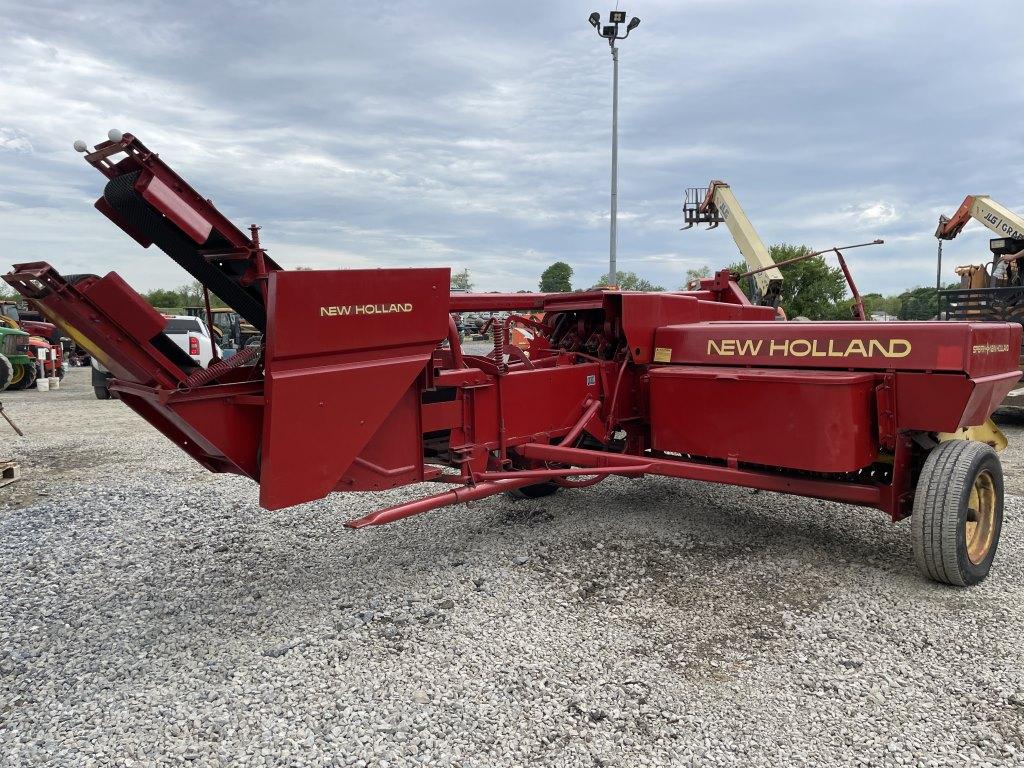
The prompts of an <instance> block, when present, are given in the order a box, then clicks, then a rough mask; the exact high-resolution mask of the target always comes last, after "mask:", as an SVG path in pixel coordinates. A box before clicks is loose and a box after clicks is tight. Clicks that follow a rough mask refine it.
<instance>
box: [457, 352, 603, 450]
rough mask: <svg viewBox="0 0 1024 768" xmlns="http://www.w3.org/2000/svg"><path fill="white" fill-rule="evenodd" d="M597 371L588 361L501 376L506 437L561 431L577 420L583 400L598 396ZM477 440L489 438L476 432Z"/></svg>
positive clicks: (516, 438) (594, 364)
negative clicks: (586, 362) (581, 363)
mask: <svg viewBox="0 0 1024 768" xmlns="http://www.w3.org/2000/svg"><path fill="white" fill-rule="evenodd" d="M599 372H600V366H598V365H597V364H596V363H588V364H584V365H572V366H565V367H562V368H547V369H544V370H539V371H522V372H518V373H511V374H509V375H508V376H505V377H503V378H502V380H501V384H500V392H501V398H502V411H503V415H504V423H505V431H506V435H507V437H508V439H509V440H521V439H524V438H530V437H532V436H533V435H535V434H538V433H542V432H547V433H549V434H551V435H552V436H556V435H558V436H560V435H562V434H564V433H565V432H566V431H567V430H568V429H569V428H570V427H572V425H573V424H575V423H576V420H577V419H579V417H580V414H581V413H582V412H583V407H584V402H585V401H586V400H587V399H588V398H589V399H594V400H596V399H598V398H599V397H600V396H601V384H600V382H601V378H600V376H599ZM494 437H495V438H496V437H497V436H496V435H495V436H494ZM476 439H477V440H478V441H480V442H484V441H485V439H486V441H488V442H489V441H490V438H485V436H483V435H480V434H479V433H478V434H477V435H476Z"/></svg>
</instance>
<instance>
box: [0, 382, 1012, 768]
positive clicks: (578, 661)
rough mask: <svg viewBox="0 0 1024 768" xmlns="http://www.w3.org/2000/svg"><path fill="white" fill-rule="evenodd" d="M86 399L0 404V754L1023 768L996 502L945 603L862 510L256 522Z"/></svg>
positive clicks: (275, 517)
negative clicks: (986, 542) (968, 567)
mask: <svg viewBox="0 0 1024 768" xmlns="http://www.w3.org/2000/svg"><path fill="white" fill-rule="evenodd" d="M91 398H92V394H91V390H90V389H89V387H88V372H87V371H84V370H74V371H72V372H71V375H70V379H69V382H68V384H67V386H65V388H63V389H62V390H60V391H59V392H54V393H49V394H43V393H35V392H27V393H4V394H3V396H2V399H3V402H4V404H5V406H6V408H7V410H8V411H9V412H10V413H11V415H12V416H14V417H15V418H16V419H17V420H18V421H19V422H20V423H21V425H22V427H23V428H24V429H25V430H26V431H27V432H28V437H27V438H25V439H24V440H17V441H14V440H5V442H6V445H5V448H6V449H7V452H8V453H9V454H13V455H14V456H15V457H17V458H18V459H20V460H21V461H22V462H23V464H24V471H25V478H24V479H23V480H22V481H21V482H20V483H18V484H16V485H14V486H11V487H9V488H6V489H3V490H0V597H2V603H0V764H3V765H10V766H22V765H24V766H29V765H59V766H90V765H93V766H106V765H136V766H143V765H192V766H222V765H223V766H227V765H232V766H234V765H253V766H263V765H267V766H278V765H280V766H285V765H288V766H321V765H357V766H375V767H379V768H384V767H385V766H395V767H397V766H406V765H441V766H444V765H453V766H522V765H527V764H529V765H552V766H623V767H625V766H638V765H664V766H678V765H683V766H686V765H701V766H703V765H736V766H749V765H772V766H776V765H873V766H879V765H914V766H918V765H921V766H939V765H962V764H971V765H1022V764H1024V758H1022V757H1021V752H1022V750H1024V670H1022V654H1021V651H1020V643H1021V638H1022V637H1024V606H1022V601H1021V596H1022V593H1024V588H1022V585H1024V568H1022V558H1021V551H1022V543H1024V538H1022V536H1024V534H1022V532H1021V528H1020V526H1019V525H1018V520H1019V518H1020V516H1021V512H1022V511H1024V503H1022V502H1024V500H1022V499H1021V498H1020V497H1018V496H1011V497H1009V498H1008V504H1007V521H1006V527H1005V528H1004V530H1003V541H1002V545H1001V547H1000V554H999V559H998V563H997V567H996V569H995V570H994V571H993V574H992V576H991V577H990V578H989V580H988V581H987V582H985V583H984V584H983V585H982V586H980V587H978V588H974V589H971V590H966V591H965V590H956V589H951V588H945V587H940V586H937V585H933V584H931V583H928V582H926V581H923V580H922V579H921V577H919V576H918V574H917V572H916V571H915V569H914V564H913V558H912V554H911V550H910V541H909V526H908V525H906V524H900V525H897V526H892V525H890V524H889V523H888V522H887V521H886V520H885V519H884V518H883V516H882V515H881V514H879V513H876V512H872V511H870V510H861V509H857V508H853V507H848V506H844V505H840V504H832V503H824V502H819V501H810V500H802V499H795V498H791V497H785V496H778V495H774V494H768V493H751V492H750V491H745V490H741V489H735V488H727V487H717V486H710V485H702V484H699V483H690V482H678V481H670V480H662V479H657V478H653V479H647V480H636V481H630V480H625V479H621V480H620V479H612V480H609V481H607V482H606V483H604V484H603V485H601V486H598V487H597V488H594V489H591V490H588V491H577V492H571V493H563V494H561V495H559V496H556V497H553V498H551V499H545V500H541V501H533V502H514V501H511V500H507V499H505V498H498V499H492V500H486V501H483V502H477V503H475V504H473V505H471V506H469V507H466V506H461V507H457V508H450V509H446V510H441V511H438V512H433V513H429V514H426V515H423V516H421V517H418V518H414V519H411V520H408V521H405V522H402V523H399V524H397V525H393V526H389V527H384V528H380V529H370V530H366V531H361V532H353V531H348V530H346V529H344V528H343V527H342V522H343V521H344V520H346V519H348V518H351V517H354V516H356V515H359V514H363V513H365V512H366V511H367V510H369V509H371V508H376V507H381V506H385V505H388V504H392V503H395V502H396V501H398V500H400V499H404V498H410V497H412V496H414V495H416V494H418V493H420V492H421V491H422V489H415V488H406V489H401V490H398V491H394V492H389V493H380V494H374V495H359V494H338V495H335V496H333V497H332V498H330V499H329V500H325V501H322V502H318V503H314V504H308V505H305V506H302V507H299V508H296V509H292V510H286V511H282V512H276V513H270V512H264V511H261V510H260V509H259V508H258V507H257V505H256V490H255V487H254V486H253V485H252V484H251V483H250V482H249V481H247V480H244V479H241V478H237V477H228V476H214V475H210V474H207V473H206V472H205V471H204V470H202V469H201V468H200V467H199V466H198V465H195V464H193V463H192V462H191V461H190V460H188V459H187V458H186V457H185V456H184V455H183V454H181V453H179V452H178V451H177V450H176V449H174V448H173V447H172V446H171V445H170V444H169V443H167V442H166V441H165V440H164V439H163V438H162V437H161V436H160V435H159V434H157V433H156V431H155V430H153V429H151V428H150V427H149V426H148V425H146V424H144V423H143V422H142V421H141V420H140V419H138V418H136V417H135V416H134V415H132V414H131V413H130V412H129V411H128V410H127V408H125V407H124V406H123V405H122V404H121V403H119V402H100V401H96V400H94V399H91ZM1009 432H1010V436H1011V439H1014V438H1016V439H1017V440H1018V441H1020V442H1019V445H1022V446H1024V430H1021V429H1020V428H1013V429H1010V430H1009ZM1022 456H1024V450H1022V448H1021V447H1014V448H1012V449H1011V452H1010V454H1009V456H1008V461H1007V464H1008V466H1010V467H1011V468H1015V467H1016V466H1017V465H1018V464H1019V463H1020V461H1021V457H1022ZM1017 471H1019V470H1016V469H1011V472H1014V473H1016V472H1017ZM1010 485H1011V487H1012V488H1013V489H1014V490H1017V491H1019V490H1020V479H1019V477H1018V475H1017V474H1013V475H1012V477H1011V483H1010Z"/></svg>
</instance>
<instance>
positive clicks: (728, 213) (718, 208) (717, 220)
mask: <svg viewBox="0 0 1024 768" xmlns="http://www.w3.org/2000/svg"><path fill="white" fill-rule="evenodd" d="M683 221H684V222H686V226H685V227H683V229H689V228H690V227H692V226H693V225H694V224H707V225H708V229H714V228H715V227H717V226H718V225H719V224H721V223H722V222H723V221H724V222H725V226H726V227H728V228H729V232H730V234H732V239H733V240H734V241H735V242H736V247H737V248H739V249H740V253H741V254H742V255H743V259H744V261H746V262H747V270H748V271H749V272H753V273H754V274H753V275H751V276H752V277H753V279H754V288H755V299H756V300H757V301H758V302H759V303H761V304H764V305H769V306H773V307H777V306H778V304H779V295H780V293H781V292H782V272H781V271H779V268H778V267H777V266H776V265H775V261H774V259H772V257H771V254H770V253H769V251H768V249H767V248H766V247H765V244H764V242H763V241H762V240H761V238H760V237H759V236H758V234H757V230H755V229H754V225H753V224H751V223H750V219H748V218H747V214H745V213H744V212H743V208H742V207H741V206H740V203H739V200H737V199H736V195H735V194H734V193H733V191H732V187H730V186H729V185H728V184H726V183H725V182H724V181H717V180H715V181H712V182H711V183H710V184H709V185H708V186H707V187H691V188H689V189H687V190H686V198H685V200H684V202H683Z"/></svg>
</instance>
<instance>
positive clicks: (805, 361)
mask: <svg viewBox="0 0 1024 768" xmlns="http://www.w3.org/2000/svg"><path fill="white" fill-rule="evenodd" d="M656 344H657V346H658V347H660V348H663V349H665V350H666V351H667V352H668V354H669V355H670V361H671V362H673V363H693V364H698V365H699V364H718V365H757V366H769V367H799V368H844V369H849V368H855V369H859V370H888V369H892V370H917V371H929V370H935V371H966V372H968V373H971V374H974V373H977V374H979V375H987V374H988V373H995V372H1001V371H1006V370H1008V369H1012V368H1016V367H1017V366H1016V363H1017V359H1018V355H1019V353H1020V326H1013V325H1010V324H1006V323H951V322H950V323H947V322H943V323H937V322H922V323H909V322H908V323H863V322H849V323H847V322H831V323H799V322H789V323H782V322H769V323H717V322H712V323H702V324H697V325H669V326H667V327H664V328H661V329H659V330H658V333H657V337H656Z"/></svg>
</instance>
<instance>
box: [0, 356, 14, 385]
mask: <svg viewBox="0 0 1024 768" xmlns="http://www.w3.org/2000/svg"><path fill="white" fill-rule="evenodd" d="M13 377H14V366H13V365H12V364H11V361H10V360H8V359H7V356H6V355H0V392H3V391H4V390H5V389H7V387H8V386H9V385H10V383H11V379H12V378H13Z"/></svg>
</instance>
